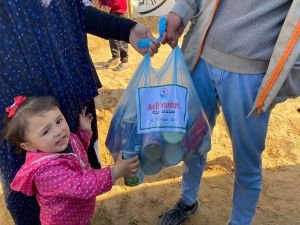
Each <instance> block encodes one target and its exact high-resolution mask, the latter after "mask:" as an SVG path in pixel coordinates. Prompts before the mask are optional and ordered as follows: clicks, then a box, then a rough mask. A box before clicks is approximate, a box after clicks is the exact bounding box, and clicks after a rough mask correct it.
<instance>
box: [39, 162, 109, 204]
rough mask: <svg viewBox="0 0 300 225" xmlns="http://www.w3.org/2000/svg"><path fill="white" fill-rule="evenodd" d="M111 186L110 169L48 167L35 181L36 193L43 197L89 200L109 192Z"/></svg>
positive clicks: (64, 166)
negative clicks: (75, 169)
mask: <svg viewBox="0 0 300 225" xmlns="http://www.w3.org/2000/svg"><path fill="white" fill-rule="evenodd" d="M49 171H52V172H51V173H50V172H49ZM112 185H113V176H112V169H111V168H110V167H106V168H103V169H97V170H94V169H88V170H81V171H74V170H72V169H71V168H70V167H69V166H66V165H50V166H49V167H48V168H47V170H45V171H43V172H41V173H40V174H39V175H37V177H36V179H35V186H36V188H37V191H38V192H39V193H40V194H42V195H43V196H45V197H47V196H49V197H54V196H55V197H64V198H77V199H89V198H93V197H96V196H97V195H100V194H102V193H104V192H107V191H109V190H110V189H111V188H112Z"/></svg>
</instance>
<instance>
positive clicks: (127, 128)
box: [105, 47, 211, 186]
mask: <svg viewBox="0 0 300 225" xmlns="http://www.w3.org/2000/svg"><path fill="white" fill-rule="evenodd" d="M105 144H106V147H107V148H108V149H109V151H110V152H111V153H112V154H116V153H118V152H120V151H122V156H123V158H125V159H126V158H131V157H133V156H135V155H138V156H139V159H140V168H139V170H138V173H137V176H136V177H135V178H127V179H126V178H125V183H126V184H127V185H129V186H134V185H137V184H139V183H142V182H143V178H144V175H154V174H157V173H159V172H160V171H161V170H162V169H163V168H164V167H168V166H174V165H177V164H178V163H180V162H181V161H182V160H189V159H192V158H194V157H195V156H199V155H202V154H205V153H206V152H207V151H209V150H210V146H211V140H210V127H209V124H208V121H207V118H206V115H205V113H204V110H203V108H202V104H201V102H200V99H199V97H198V95H197V91H196V89H195V87H194V85H193V82H192V79H191V77H190V74H189V72H188V69H187V67H186V64H185V61H184V58H183V55H182V53H181V50H180V48H179V47H176V48H175V49H173V51H172V52H171V54H170V55H169V56H168V58H167V60H166V62H165V63H164V64H163V67H162V68H161V69H160V70H156V69H154V68H152V67H151V60H150V56H149V55H148V54H147V55H146V56H145V57H144V58H143V60H142V62H141V63H140V64H139V66H138V68H137V69H136V71H135V74H134V75H133V77H132V79H131V81H130V82H129V84H128V87H127V89H126V90H125V91H124V93H123V95H122V97H121V99H120V101H119V103H118V105H117V107H116V110H115V112H114V115H113V118H112V121H111V124H110V128H109V131H108V135H107V139H106V143H105Z"/></svg>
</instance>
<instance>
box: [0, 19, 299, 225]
mask: <svg viewBox="0 0 300 225" xmlns="http://www.w3.org/2000/svg"><path fill="white" fill-rule="evenodd" d="M142 22H144V23H147V24H148V25H150V26H151V27H152V30H153V31H154V32H155V31H156V26H155V24H156V21H155V19H153V18H152V19H147V20H143V21H142ZM89 49H90V54H91V56H92V59H93V61H94V64H95V66H96V68H97V72H98V75H99V77H100V79H101V81H102V84H103V88H102V89H101V90H99V96H98V97H97V98H96V99H95V101H96V105H97V116H98V122H99V126H98V127H99V140H100V146H99V149H100V150H99V151H100V155H101V162H102V165H109V164H111V163H112V159H111V157H110V155H109V153H108V152H107V149H106V148H105V146H104V142H105V138H106V134H107V130H108V127H109V124H110V120H111V117H112V114H113V111H114V109H115V106H116V104H117V102H118V100H119V98H120V96H121V95H122V93H123V91H124V89H126V87H127V84H128V82H129V80H130V78H131V77H132V75H133V73H134V71H135V68H136V67H137V65H138V63H139V62H140V60H141V59H142V57H141V56H140V55H138V54H137V53H136V52H135V51H134V50H133V49H132V48H131V47H130V49H129V55H130V57H129V68H127V69H126V70H124V71H122V72H113V71H112V70H111V69H105V70H104V69H102V68H101V65H102V64H103V62H105V61H106V60H108V59H109V58H110V51H109V46H108V42H107V41H105V40H101V39H99V38H97V37H94V36H89ZM169 52H170V48H169V47H167V46H163V47H161V49H160V53H159V54H158V55H156V56H155V57H153V59H152V63H153V65H154V67H157V68H159V67H160V66H161V64H162V62H163V61H164V59H166V57H167V55H168V54H169ZM299 107H300V99H299V98H298V99H296V100H289V101H286V102H285V103H282V104H281V105H278V106H276V107H275V109H274V110H273V113H272V116H271V119H270V124H269V130H268V135H267V140H266V149H265V151H264V153H263V189H262V194H261V198H260V201H259V204H258V207H257V213H256V216H255V218H254V221H253V224H254V225H281V224H285V225H299V224H300V188H299V187H300V113H298V112H297V108H299ZM181 172H182V165H181V164H180V165H178V166H175V167H170V168H167V169H165V170H163V171H162V172H161V173H159V174H158V175H155V176H152V177H147V178H145V183H144V184H142V185H140V186H138V187H134V188H129V187H127V186H124V184H123V180H119V181H118V182H117V184H116V185H115V186H114V187H113V189H112V190H111V191H110V192H108V193H106V194H104V195H101V196H98V197H97V207H96V211H95V215H94V217H93V220H92V224H95V225H109V224H111V225H155V224H158V222H159V216H160V215H161V213H162V212H164V211H165V210H167V209H168V208H169V207H170V206H172V205H173V204H174V203H175V202H176V201H177V199H178V198H179V196H180V190H181ZM233 172H234V171H233V161H232V151H231V143H230V140H229V138H228V134H227V131H226V126H225V123H224V120H223V117H222V115H221V116H219V117H218V120H217V126H216V127H215V130H214V133H213V146H212V150H211V151H210V152H209V154H208V164H207V167H206V169H205V172H204V175H203V180H202V186H201V191H200V193H199V197H198V198H199V201H200V204H201V206H200V210H199V211H198V212H197V213H196V214H195V216H193V217H192V218H190V219H188V220H187V222H186V223H185V224H187V225H200V224H201V225H222V224H225V223H226V221H227V220H228V218H229V215H230V211H231V196H232V187H233V179H234V178H233ZM0 195H2V192H0ZM0 224H1V225H2V224H3V225H11V224H13V222H12V220H11V218H10V216H9V214H8V212H7V210H6V207H5V204H4V202H3V198H2V196H0Z"/></svg>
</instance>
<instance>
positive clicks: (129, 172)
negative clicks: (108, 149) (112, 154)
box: [112, 154, 140, 181]
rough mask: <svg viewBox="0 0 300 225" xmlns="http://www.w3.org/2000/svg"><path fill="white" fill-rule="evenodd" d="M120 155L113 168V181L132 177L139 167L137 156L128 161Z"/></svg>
mask: <svg viewBox="0 0 300 225" xmlns="http://www.w3.org/2000/svg"><path fill="white" fill-rule="evenodd" d="M121 155H122V154H119V156H118V159H117V161H116V163H115V166H114V167H113V169H112V171H113V174H114V178H115V181H116V180H117V179H118V178H120V177H134V176H135V175H136V172H137V170H138V167H139V165H140V161H139V158H138V157H137V156H135V157H133V158H130V159H122V156H121Z"/></svg>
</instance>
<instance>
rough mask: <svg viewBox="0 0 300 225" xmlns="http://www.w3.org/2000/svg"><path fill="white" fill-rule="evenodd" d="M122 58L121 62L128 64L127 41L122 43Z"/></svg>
mask: <svg viewBox="0 0 300 225" xmlns="http://www.w3.org/2000/svg"><path fill="white" fill-rule="evenodd" d="M120 56H121V62H122V63H127V62H128V43H127V42H126V41H120Z"/></svg>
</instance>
